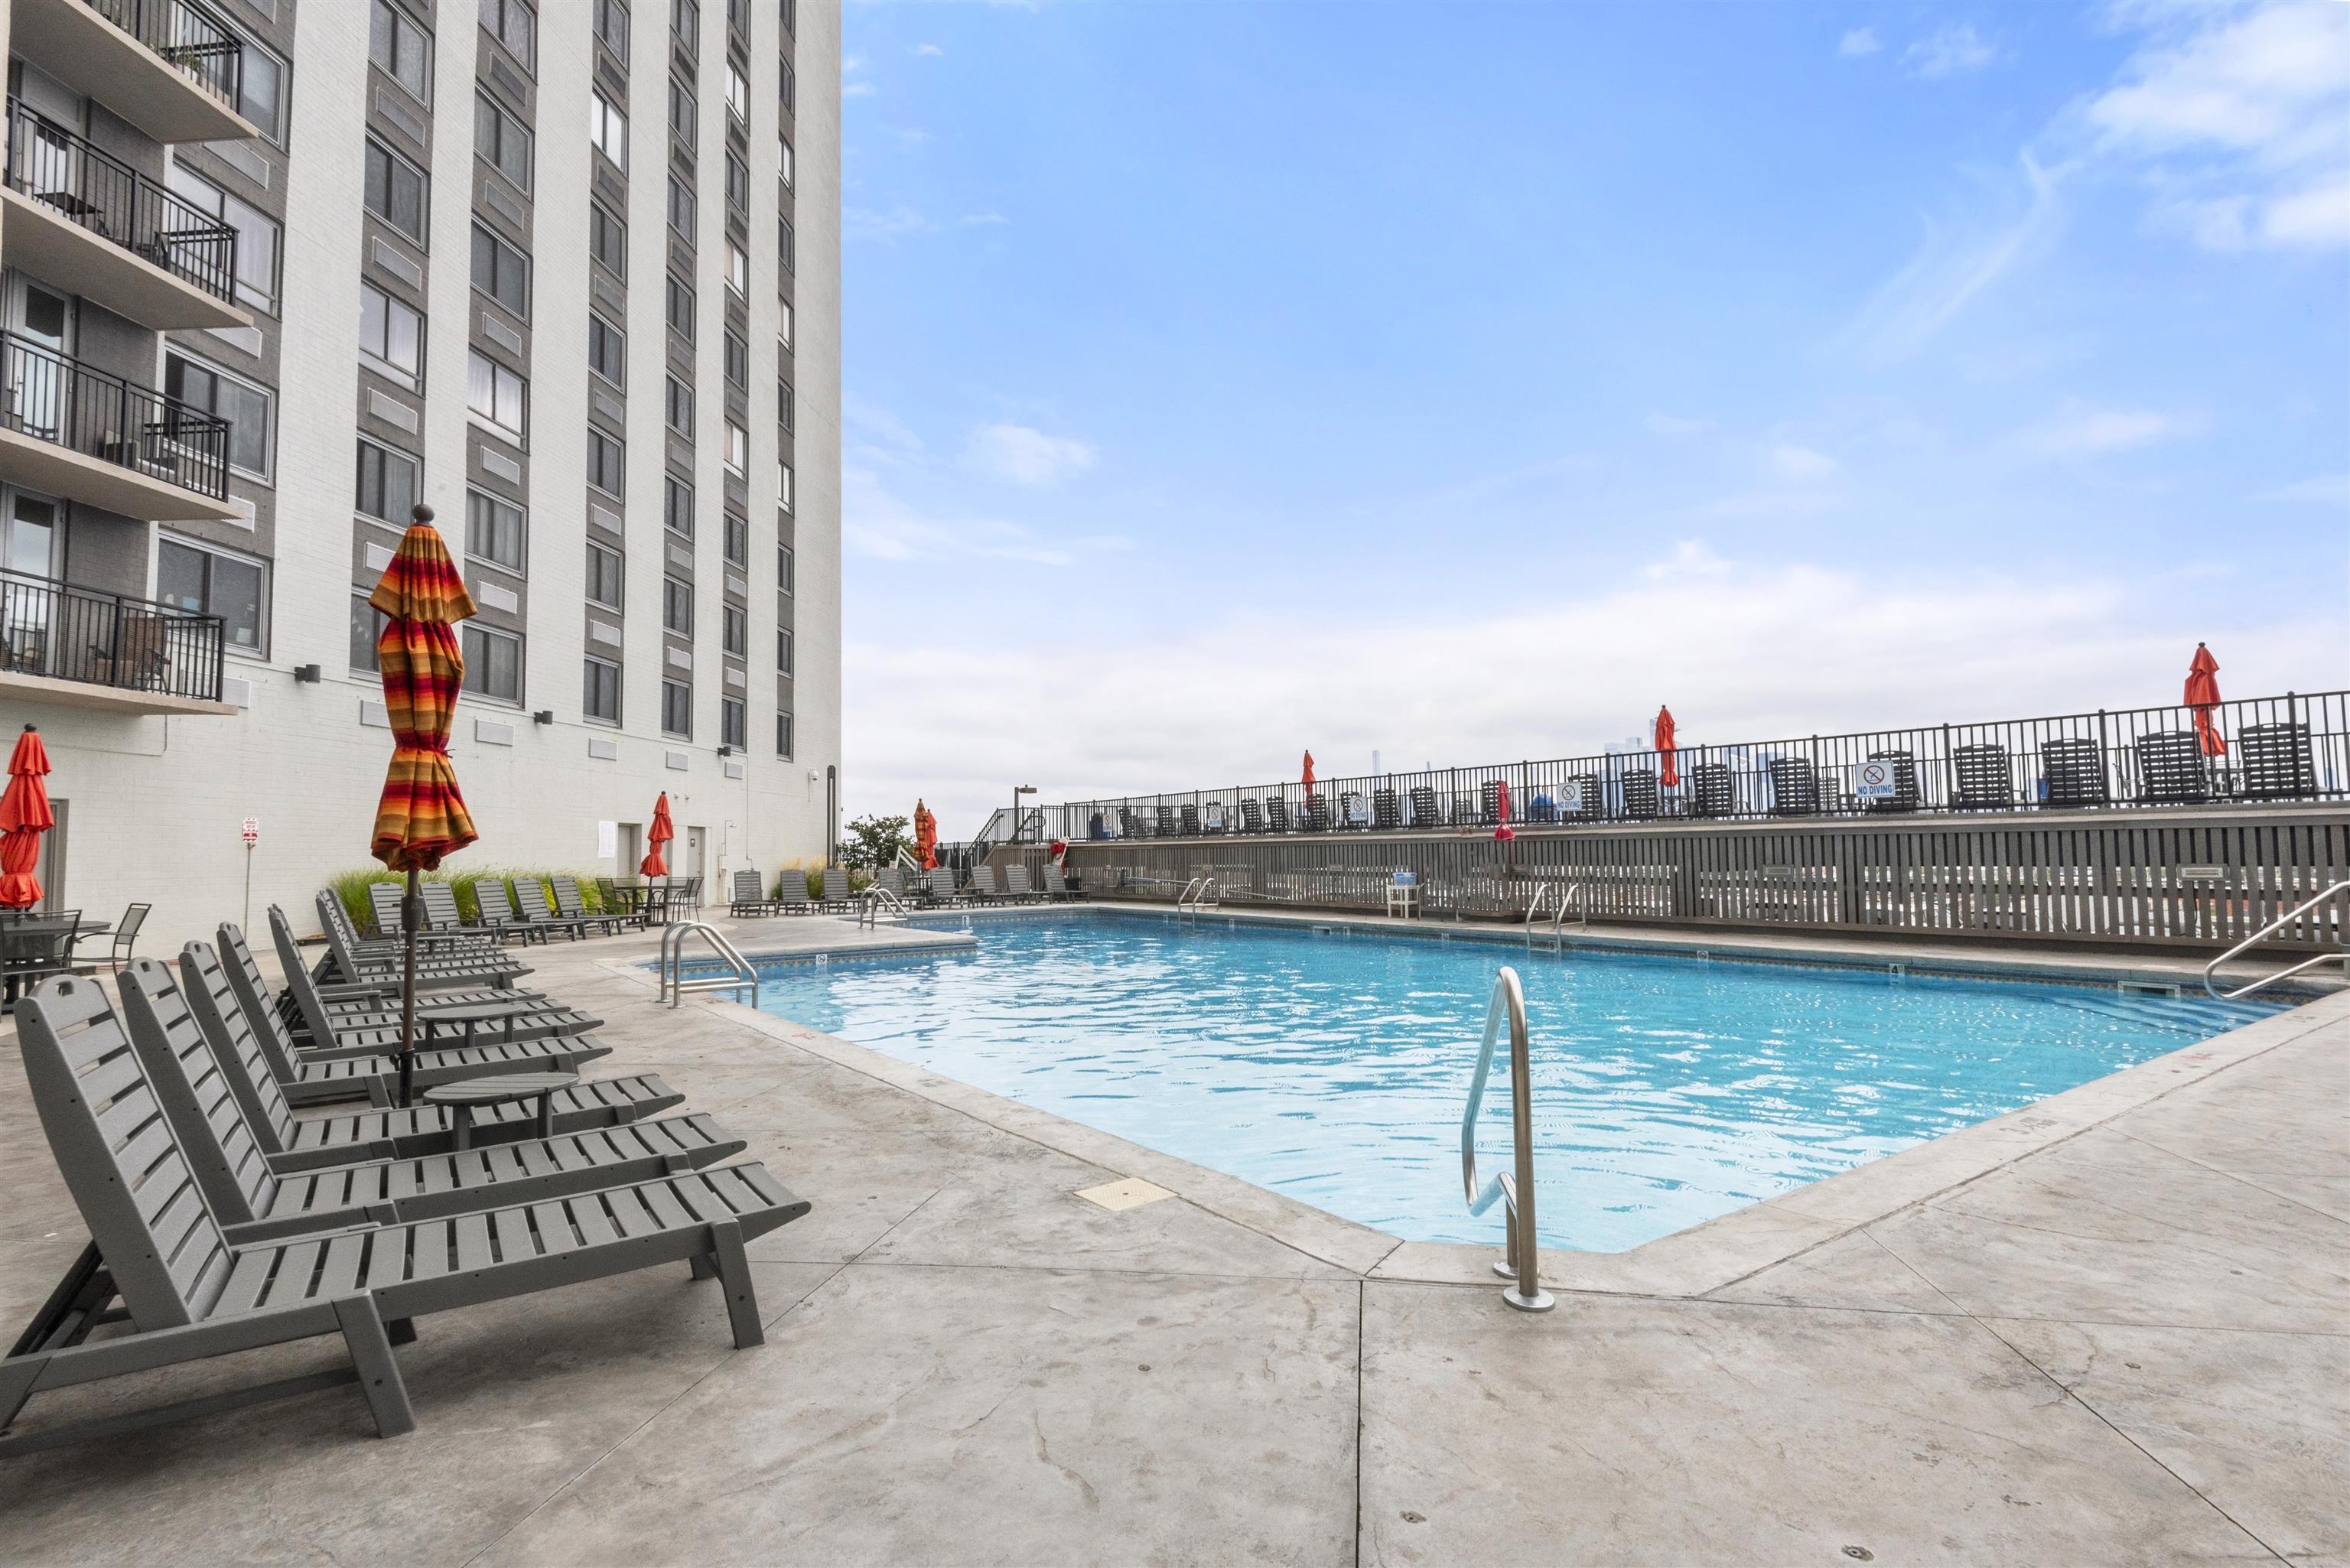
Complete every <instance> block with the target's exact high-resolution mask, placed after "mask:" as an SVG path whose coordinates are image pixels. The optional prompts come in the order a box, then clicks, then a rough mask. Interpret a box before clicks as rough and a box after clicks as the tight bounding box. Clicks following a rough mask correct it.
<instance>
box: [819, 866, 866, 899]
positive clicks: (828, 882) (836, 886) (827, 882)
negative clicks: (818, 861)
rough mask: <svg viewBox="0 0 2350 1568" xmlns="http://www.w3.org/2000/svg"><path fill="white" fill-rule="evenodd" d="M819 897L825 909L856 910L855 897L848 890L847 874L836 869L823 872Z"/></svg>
mask: <svg viewBox="0 0 2350 1568" xmlns="http://www.w3.org/2000/svg"><path fill="white" fill-rule="evenodd" d="M819 897H820V898H822V900H823V902H824V907H825V908H826V909H855V908H857V895H856V894H854V893H852V892H850V891H849V890H848V873H847V872H846V871H843V870H840V869H838V868H837V867H832V868H827V870H826V871H825V873H824V891H823V893H822V894H821V895H819Z"/></svg>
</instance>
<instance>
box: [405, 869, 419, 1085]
mask: <svg viewBox="0 0 2350 1568" xmlns="http://www.w3.org/2000/svg"><path fill="white" fill-rule="evenodd" d="M423 923H424V894H423V891H422V888H421V886H420V884H419V878H418V877H417V875H416V867H413V866H411V867H409V868H408V896H407V897H406V898H402V899H400V936H401V937H402V938H403V939H404V940H405V947H404V948H403V950H402V951H401V954H400V1106H401V1108H402V1109H405V1108H407V1106H409V1105H411V1103H412V1102H411V1098H410V1095H411V1090H413V1089H414V1088H415V1086H416V928H417V927H419V926H421V925H422V924H423Z"/></svg>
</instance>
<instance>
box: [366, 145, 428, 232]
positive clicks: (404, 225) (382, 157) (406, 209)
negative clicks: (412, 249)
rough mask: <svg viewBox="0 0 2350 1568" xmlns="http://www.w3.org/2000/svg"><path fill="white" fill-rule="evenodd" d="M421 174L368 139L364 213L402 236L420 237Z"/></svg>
mask: <svg viewBox="0 0 2350 1568" xmlns="http://www.w3.org/2000/svg"><path fill="white" fill-rule="evenodd" d="M424 207H425V184H424V171H422V170H421V169H419V168H417V167H416V165H415V164H413V163H411V162H410V161H408V160H407V159H405V158H402V157H401V156H400V154H399V153H397V152H394V151H391V149H390V148H388V147H386V146H385V145H384V144H383V143H382V142H380V141H377V140H374V139H373V138H369V140H368V144H367V210H368V211H369V212H370V213H374V214H375V215H376V216H377V217H379V218H381V219H382V220H383V221H384V222H385V223H390V225H391V226H392V227H393V228H395V229H398V230H399V231H400V233H401V234H406V235H407V236H408V237H409V238H410V239H411V240H416V241H419V242H421V241H422V240H423V238H424Z"/></svg>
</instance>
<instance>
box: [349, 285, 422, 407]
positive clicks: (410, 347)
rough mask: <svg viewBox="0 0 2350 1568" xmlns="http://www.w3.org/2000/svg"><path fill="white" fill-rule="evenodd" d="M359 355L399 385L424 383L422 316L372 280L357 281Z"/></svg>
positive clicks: (370, 367) (374, 368)
mask: <svg viewBox="0 0 2350 1568" xmlns="http://www.w3.org/2000/svg"><path fill="white" fill-rule="evenodd" d="M359 358H362V359H364V360H366V361H367V364H368V367H369V369H373V370H376V371H378V372H380V373H381V374H383V375H385V376H388V377H390V379H393V380H395V381H398V382H400V384H401V385H402V386H405V387H411V388H421V387H422V386H423V385H424V317H421V316H419V315H417V314H416V312H415V311H413V310H411V309H410V308H409V307H408V306H405V305H402V304H401V303H400V301H399V300H396V299H394V298H392V297H391V296H390V295H388V294H386V293H384V291H383V290H381V289H380V288H378V287H376V286H374V285H373V284H370V283H363V284H361V285H359Z"/></svg>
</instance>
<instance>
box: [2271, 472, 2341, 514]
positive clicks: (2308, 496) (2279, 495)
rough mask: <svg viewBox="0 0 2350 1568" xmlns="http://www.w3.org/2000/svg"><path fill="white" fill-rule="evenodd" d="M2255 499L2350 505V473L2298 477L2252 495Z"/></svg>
mask: <svg viewBox="0 0 2350 1568" xmlns="http://www.w3.org/2000/svg"><path fill="white" fill-rule="evenodd" d="M2252 499H2253V500H2255V501H2312V502H2316V503H2318V504H2321V505H2329V506H2350V473H2321V474H2319V475H2317V476H2316V477H2315V478H2314V479H2297V480H2295V481H2293V483H2291V484H2280V485H2278V486H2277V487H2276V488H2275V489H2274V490H2265V491H2262V493H2260V494H2258V495H2255V496H2253V497H2252Z"/></svg>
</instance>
